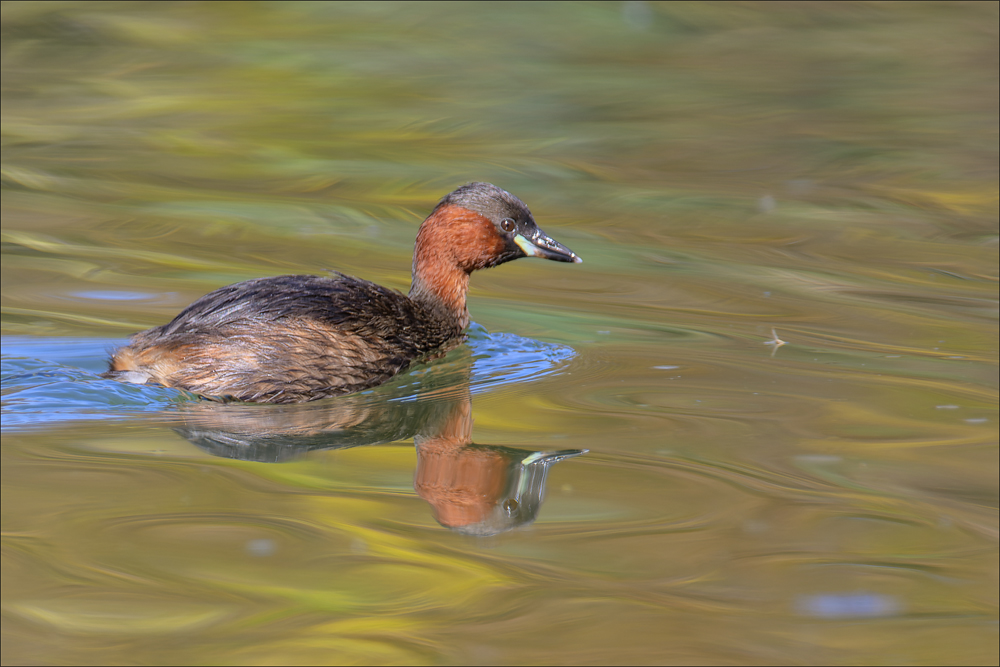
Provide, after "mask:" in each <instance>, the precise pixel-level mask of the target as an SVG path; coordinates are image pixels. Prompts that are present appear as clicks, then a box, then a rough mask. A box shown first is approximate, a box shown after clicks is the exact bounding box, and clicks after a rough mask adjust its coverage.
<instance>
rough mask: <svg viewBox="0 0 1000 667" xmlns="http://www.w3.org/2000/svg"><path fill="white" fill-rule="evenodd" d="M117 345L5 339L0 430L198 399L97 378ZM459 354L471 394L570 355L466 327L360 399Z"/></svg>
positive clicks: (528, 376) (445, 364)
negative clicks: (446, 349)
mask: <svg viewBox="0 0 1000 667" xmlns="http://www.w3.org/2000/svg"><path fill="white" fill-rule="evenodd" d="M124 342H125V341H123V340H119V339H110V338H95V339H62V338H29V337H20V336H9V337H5V338H4V341H3V348H2V350H3V354H2V357H3V373H2V387H3V389H2V392H3V394H2V395H3V399H2V403H0V405H2V411H0V418H2V423H3V427H4V428H15V427H25V426H32V425H40V424H47V423H53V422H61V421H72V420H80V419H86V420H90V419H108V418H121V417H124V416H127V415H128V414H134V413H156V412H161V411H164V410H168V409H169V408H170V407H171V406H174V405H176V404H177V403H179V402H185V401H197V400H198V399H197V398H196V397H195V396H193V395H191V394H189V393H187V392H184V391H179V390H176V389H167V388H164V387H158V386H143V385H133V384H125V383H121V382H117V381H114V380H107V379H104V378H102V377H100V375H99V374H100V373H102V372H103V371H104V370H105V369H106V368H107V357H108V353H109V352H110V351H111V350H113V349H114V348H115V347H117V346H119V345H122V344H123V343H124ZM466 355H471V382H470V388H471V391H472V393H482V392H485V391H489V390H491V389H494V388H496V387H499V386H502V385H510V384H516V383H521V382H530V381H533V380H537V379H539V378H541V377H544V376H547V375H551V374H553V373H558V372H559V370H560V369H561V368H562V367H564V366H565V364H566V362H568V361H569V360H570V359H571V358H572V357H573V355H574V351H573V348H571V347H567V346H565V345H554V344H551V343H545V342H542V341H537V340H532V339H529V338H522V337H520V336H515V335H513V334H507V333H497V334H491V333H489V332H487V331H486V330H485V329H484V328H483V327H481V326H479V325H478V324H473V325H472V326H471V327H470V330H469V335H468V344H467V346H466V348H465V349H462V348H460V349H459V350H454V351H453V352H451V353H449V354H448V355H447V356H446V357H445V358H444V359H441V360H436V361H432V362H431V363H429V364H427V365H424V366H417V367H415V368H414V369H413V370H411V371H410V372H408V373H404V374H402V375H400V376H399V377H397V378H395V379H394V380H393V381H392V382H391V383H389V385H388V386H387V387H386V388H384V389H383V388H377V389H374V390H372V391H371V392H367V393H376V392H382V391H385V392H387V393H386V396H387V398H388V399H389V400H397V401H408V400H416V398H417V397H418V396H419V395H420V394H421V389H422V387H423V385H424V383H425V379H426V377H427V376H428V374H436V373H440V372H444V371H445V370H446V369H448V368H449V367H450V366H453V365H454V364H460V363H469V361H468V360H467V359H465V358H464V357H465V356H466Z"/></svg>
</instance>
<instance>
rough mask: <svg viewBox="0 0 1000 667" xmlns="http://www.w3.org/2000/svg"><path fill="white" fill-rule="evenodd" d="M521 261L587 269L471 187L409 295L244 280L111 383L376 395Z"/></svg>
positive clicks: (521, 217) (241, 392)
mask: <svg viewBox="0 0 1000 667" xmlns="http://www.w3.org/2000/svg"><path fill="white" fill-rule="evenodd" d="M518 257H542V258H544V259H552V260H556V261H559V262H580V261H581V260H580V258H579V257H577V255H576V254H575V253H573V252H572V251H571V250H570V249H569V248H567V247H566V246H564V245H562V244H560V243H557V242H556V241H554V240H552V239H551V238H549V237H548V236H547V235H546V234H545V233H544V232H542V230H540V229H539V228H538V226H537V225H536V224H535V220H534V218H532V217H531V212H530V211H529V210H528V207H527V206H525V204H524V202H522V201H521V200H520V199H518V198H517V197H515V196H514V195H512V194H510V193H509V192H507V191H505V190H501V189H500V188H498V187H496V186H495V185H491V184H489V183H470V184H468V185H464V186H462V187H460V188H458V189H457V190H455V191H454V192H452V193H451V194H449V195H448V196H446V197H445V198H444V199H442V200H441V201H440V202H439V203H438V205H437V206H436V207H435V208H434V210H433V211H432V212H431V214H430V215H429V216H428V217H427V219H426V220H424V222H423V224H421V225H420V230H419V231H418V232H417V241H416V246H415V248H414V250H413V283H412V286H411V287H410V294H409V296H406V295H404V294H401V293H400V292H396V291H394V290H390V289H387V288H385V287H381V286H379V285H376V284H374V283H370V282H368V281H366V280H359V279H358V278H352V277H350V276H345V275H343V274H338V276H337V277H335V278H325V277H320V276H277V277H274V278H258V279H256V280H247V281H245V282H242V283H236V284H235V285H230V286H228V287H223V288H221V289H217V290H215V291H214V292H211V293H209V294H206V295H205V296H203V297H202V298H200V299H198V300H197V301H195V302H194V303H192V304H191V305H190V306H188V307H187V308H185V309H184V310H183V311H181V313H180V314H179V315H178V316H177V317H175V318H174V319H173V321H172V322H170V323H169V324H165V325H163V326H159V327H154V328H152V329H148V330H146V331H143V332H140V333H137V334H135V335H134V336H132V338H131V340H130V342H129V345H128V346H126V347H123V348H120V349H118V350H116V351H115V352H114V354H113V355H112V357H111V361H110V365H109V369H108V372H107V373H106V374H105V376H106V377H112V378H116V379H120V380H125V381H128V382H134V383H138V384H145V383H155V384H161V385H163V386H166V387H178V388H181V389H186V390H188V391H191V392H194V393H196V394H202V395H205V396H209V397H220V398H234V399H237V400H242V401H252V402H255V403H301V402H304V401H312V400H315V399H318V398H326V397H328V396H339V395H342V394H349V393H352V392H356V391H361V390H363V389H368V388H370V387H374V386H375V385H378V384H381V383H383V382H385V381H386V380H388V379H389V378H391V377H392V376H394V375H396V374H397V373H399V372H400V371H402V370H404V369H406V368H407V367H408V366H409V365H410V363H411V362H412V361H413V360H415V359H418V358H420V357H422V356H424V355H426V354H428V353H429V352H432V351H434V350H436V349H438V348H440V347H441V346H442V345H444V344H445V343H448V342H449V341H453V340H454V339H456V338H458V337H460V336H461V335H462V331H463V330H464V329H465V327H466V326H468V324H469V311H468V310H467V309H466V306H465V296H466V293H467V292H468V289H469V274H470V273H472V272H473V271H475V270H476V269H486V268H489V267H491V266H496V265H498V264H503V263H504V262H509V261H510V260H512V259H517V258H518Z"/></svg>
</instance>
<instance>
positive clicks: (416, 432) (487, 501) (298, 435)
mask: <svg viewBox="0 0 1000 667" xmlns="http://www.w3.org/2000/svg"><path fill="white" fill-rule="evenodd" d="M465 362H466V363H457V364H456V363H450V364H444V365H442V366H436V367H434V371H435V372H434V373H433V377H431V376H430V375H431V374H430V373H428V374H427V376H426V377H425V378H423V379H422V381H421V382H420V388H419V390H418V393H417V395H416V396H414V395H413V389H412V387H410V388H407V387H405V386H403V387H397V388H395V389H394V388H392V387H390V388H388V390H387V391H379V392H378V393H369V394H353V395H350V396H344V397H341V398H336V399H331V400H328V401H321V402H317V403H309V404H305V405H288V406H259V405H244V404H222V403H212V402H207V401H203V402H198V403H193V404H187V405H185V406H183V407H181V408H180V409H179V412H178V418H179V420H180V424H179V425H178V426H177V427H176V428H175V430H176V431H177V432H178V433H180V434H181V435H183V436H184V437H185V438H187V439H188V440H190V441H191V442H192V443H193V444H194V445H196V446H197V447H199V448H201V449H203V450H205V451H206V452H208V453H210V454H212V455H214V456H221V457H226V458H232V459H241V460H249V461H262V462H271V463H277V462H282V461H289V460H292V459H294V458H298V457H299V456H302V455H303V454H305V453H306V452H309V451H312V450H317V449H344V448H348V447H357V446H361V445H373V444H381V443H387V442H394V441H398V440H403V439H407V438H411V437H412V438H413V440H414V444H415V445H416V451H417V467H416V471H415V473H414V480H413V488H414V490H415V491H416V492H417V494H418V495H419V496H420V497H421V498H423V499H424V500H425V501H427V502H428V503H429V504H430V505H431V508H432V510H433V512H434V517H435V518H436V519H437V521H438V523H440V524H441V525H442V526H445V527H446V528H449V529H451V530H454V531H457V532H460V533H464V534H469V535H495V534H497V533H502V532H505V531H508V530H511V529H514V528H517V527H519V526H524V525H527V524H529V523H531V522H532V521H534V520H535V519H536V518H537V516H538V512H539V509H540V508H541V505H542V501H543V499H544V497H545V482H546V478H547V476H548V471H549V468H550V467H551V466H552V464H554V463H556V462H558V461H562V460H564V459H567V458H571V457H574V456H578V455H580V454H583V453H585V452H586V451H587V450H582V449H565V450H560V451H548V452H536V451H531V450H524V449H515V448H511V447H501V446H493V445H477V444H475V443H473V442H472V395H471V391H470V388H469V374H470V367H471V361H470V360H469V359H468V358H466V359H465Z"/></svg>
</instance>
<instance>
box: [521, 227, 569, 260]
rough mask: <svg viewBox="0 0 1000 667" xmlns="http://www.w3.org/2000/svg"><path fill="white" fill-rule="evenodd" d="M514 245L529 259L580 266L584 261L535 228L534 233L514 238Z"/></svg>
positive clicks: (527, 232) (526, 233) (530, 232)
mask: <svg viewBox="0 0 1000 667" xmlns="http://www.w3.org/2000/svg"><path fill="white" fill-rule="evenodd" d="M514 243H516V244H517V247H518V248H520V249H521V252H523V253H524V254H525V255H527V256H528V257H541V258H543V259H552V260H555V261H557V262H573V263H574V264H579V263H580V262H582V261H583V260H582V259H580V257H579V255H577V254H576V253H575V252H573V251H572V250H570V249H569V248H567V247H566V246H564V245H563V244H562V243H559V242H558V241H556V240H555V239H553V238H551V237H550V236H549V235H548V234H546V233H545V232H543V231H542V230H540V229H538V228H537V227H535V228H534V229H533V230H532V231H526V232H525V233H524V234H520V233H518V234H517V235H516V236H514Z"/></svg>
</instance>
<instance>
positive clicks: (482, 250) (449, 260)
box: [410, 204, 503, 330]
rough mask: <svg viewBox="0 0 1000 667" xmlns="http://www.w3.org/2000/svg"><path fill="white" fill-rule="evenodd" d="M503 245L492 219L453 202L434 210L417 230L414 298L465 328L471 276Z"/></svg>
mask: <svg viewBox="0 0 1000 667" xmlns="http://www.w3.org/2000/svg"><path fill="white" fill-rule="evenodd" d="M502 248H503V239H502V238H501V237H500V234H499V233H498V232H497V231H496V228H495V227H494V226H493V223H492V222H490V220H489V219H488V218H486V217H484V216H482V215H480V214H479V213H476V212H475V211H470V210H469V209H466V208H463V207H461V206H455V205H454V204H449V205H445V206H441V207H439V208H437V209H435V211H434V212H433V213H431V215H430V216H429V217H428V218H427V219H426V220H424V222H423V224H421V225H420V231H418V232H417V242H416V245H415V247H414V249H413V283H412V285H411V286H410V298H411V299H413V300H414V301H417V302H418V303H421V304H422V305H424V306H427V307H428V308H430V309H431V311H433V312H434V313H436V314H437V315H438V316H439V317H441V318H442V319H446V320H450V321H453V322H454V323H455V325H456V326H457V327H458V328H459V329H460V330H461V329H464V328H465V327H467V326H468V325H469V311H468V309H467V308H466V306H465V297H466V294H467V293H468V291H469V274H470V273H472V272H473V271H475V270H476V269H481V268H485V267H487V266H490V259H491V258H492V257H494V256H495V255H496V254H497V253H499V252H500V251H501V250H502Z"/></svg>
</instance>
